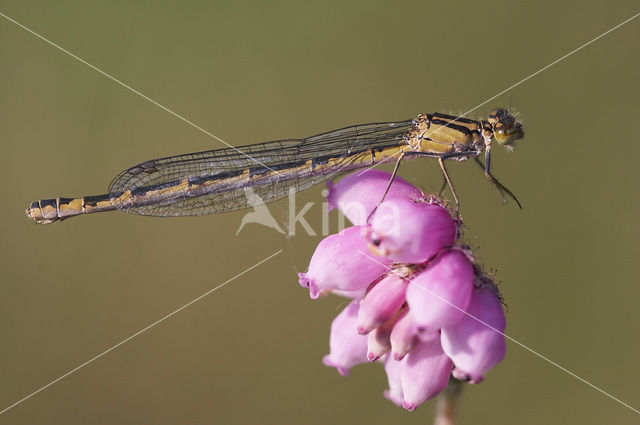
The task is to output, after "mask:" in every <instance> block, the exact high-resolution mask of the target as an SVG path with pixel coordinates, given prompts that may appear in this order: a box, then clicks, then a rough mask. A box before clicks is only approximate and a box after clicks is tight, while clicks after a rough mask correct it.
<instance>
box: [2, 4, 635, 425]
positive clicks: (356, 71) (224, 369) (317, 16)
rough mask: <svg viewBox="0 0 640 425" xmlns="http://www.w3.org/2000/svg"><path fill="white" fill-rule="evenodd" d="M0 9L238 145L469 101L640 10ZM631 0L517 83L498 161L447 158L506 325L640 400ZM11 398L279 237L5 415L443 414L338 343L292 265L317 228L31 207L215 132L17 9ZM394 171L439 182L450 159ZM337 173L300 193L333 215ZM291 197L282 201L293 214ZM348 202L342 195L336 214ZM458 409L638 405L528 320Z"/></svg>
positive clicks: (7, 389)
mask: <svg viewBox="0 0 640 425" xmlns="http://www.w3.org/2000/svg"><path fill="white" fill-rule="evenodd" d="M0 12H2V13H4V14H6V15H8V16H10V17H12V18H13V19H16V20H18V21H20V22H22V23H23V24H24V25H26V26H28V27H30V28H32V29H33V30H35V31H36V32H38V33H40V34H42V35H43V36H44V37H47V38H48V39H50V40H52V41H53V42H55V43H58V44H59V45H60V46H62V47H64V48H66V49H68V50H70V51H71V52H73V53H74V54H76V55H78V56H79V57H81V58H83V59H85V60H86V61H88V62H90V63H91V64H93V65H95V66H96V67H98V68H100V69H102V70H104V71H105V72H107V73H110V74H112V75H114V76H115V77H117V78H119V79H121V80H122V81H124V82H125V83H127V84H129V85H130V86H132V87H133V88H135V89H136V90H139V91H141V92H142V93H144V94H146V95H148V96H150V97H151V98H153V99H155V100H157V101H158V102H159V103H161V104H162V105H165V106H166V107H168V108H171V109H172V110H174V111H176V112H177V113H179V114H181V115H183V116H184V117H186V118H188V119H189V120H191V121H193V122H195V123H197V124H198V125H200V126H202V127H203V128H205V129H207V130H208V131H210V132H212V133H213V134H215V135H217V136H219V137H221V138H222V139H224V140H226V141H228V142H229V143H231V144H233V145H243V144H248V143H256V142H260V141H265V140H272V139H279V138H287V137H304V136H309V135H312V134H315V133H318V132H322V131H326V130H331V129H334V128H339V127H342V126H345V125H349V124H355V123H361V122H373V121H388V120H400V119H406V118H411V117H414V116H416V115H417V114H418V113H420V112H434V111H439V112H445V113H462V112H464V111H467V110H469V109H471V108H473V107H474V106H476V105H477V104H479V103H481V102H483V101H484V100H486V99H487V98H490V97H492V96H493V95H495V94H496V93H498V92H500V91H502V90H503V89H505V88H507V87H508V86H510V85H511V84H514V83H516V82H518V81H520V80H521V79H522V78H524V77H526V76H528V75H530V74H531V73H533V72H535V71H537V70H538V69H540V68H541V67H543V66H545V65H547V64H549V63H551V62H552V61H554V60H555V59H557V58H558V57H560V56H562V55H564V54H566V53H568V52H569V51H571V50H573V49H575V48H576V47H578V46H579V45H581V44H582V43H585V42H587V41H588V40H590V39H592V38H594V37H595V36H597V35H599V34H601V33H603V32H604V31H606V30H608V29H610V28H611V27H613V26H615V25H617V24H618V23H620V22H622V21H623V20H625V19H627V18H629V17H630V16H632V15H633V14H635V13H637V12H638V3H637V2H635V1H627V2H616V5H615V7H614V6H612V5H611V3H610V2H605V1H588V2H543V1H539V2H529V3H528V4H527V5H522V4H520V3H514V2H433V3H430V2H408V1H407V2H388V3H386V2H379V1H376V2H371V1H362V2H344V1H340V2H337V1H323V2H313V3H310V2H296V1H277V2H240V1H237V2H230V1H225V2H126V1H111V2H97V1H89V2H87V1H59V2H45V1H38V2H35V1H29V2H24V1H22V2H21V1H2V2H0ZM638 40H640V19H636V20H635V21H633V22H630V23H629V24H627V25H625V26H623V27H622V28H620V29H618V30H616V31H614V32H612V33H611V34H609V35H607V36H606V37H604V38H602V39H601V40H599V41H597V42H595V43H594V44H593V45H591V46H589V47H587V48H585V49H584V50H582V51H580V52H578V53H577V54H575V55H573V56H571V57H569V58H567V59H566V60H564V61H562V62H560V63H559V64H557V65H555V66H553V67H551V68H550V69H548V70H546V71H544V72H543V73H541V74H540V75H537V76H536V77H534V78H532V79H530V80H528V81H526V82H525V83H523V84H522V85H520V86H518V87H516V88H515V89H513V90H511V91H510V92H508V93H506V94H504V95H502V96H500V97H499V98H497V99H495V100H494V101H491V102H489V103H488V104H487V105H484V106H482V107H480V108H479V109H477V110H475V111H474V112H473V113H472V114H471V117H474V118H481V117H486V115H487V113H488V112H489V111H490V110H491V109H493V108H494V107H496V106H506V105H511V106H513V107H515V108H516V109H517V110H518V111H520V112H521V113H522V116H523V118H524V126H525V127H524V128H525V133H526V137H525V139H524V140H523V141H522V142H521V143H520V144H519V146H518V148H517V149H516V151H515V152H513V153H509V152H506V151H505V150H503V149H495V155H494V160H493V164H494V167H495V168H494V170H495V173H496V175H497V176H498V177H499V178H500V179H501V180H502V181H503V182H504V183H505V184H506V185H507V186H508V187H509V188H511V189H512V190H513V191H514V192H515V193H516V194H517V195H518V196H519V198H520V200H521V202H522V203H523V206H524V210H522V211H520V210H519V209H518V208H517V207H516V206H515V205H514V204H513V203H509V204H507V205H502V203H501V200H500V197H499V194H498V193H497V191H496V190H495V189H494V188H493V187H492V186H491V185H490V184H489V183H488V182H487V181H485V179H484V177H483V176H482V174H481V173H480V172H479V170H478V169H477V167H476V166H475V165H474V164H471V163H460V164H451V166H450V172H451V174H452V178H453V179H454V181H455V183H456V184H457V189H458V194H459V196H460V197H461V199H462V214H463V218H464V219H465V220H466V223H467V225H468V228H467V230H466V233H465V235H466V238H467V240H468V241H470V242H472V243H473V244H474V245H477V246H479V248H480V249H479V255H480V257H481V259H482V260H483V262H484V264H485V265H486V267H487V268H491V269H496V270H497V275H498V278H499V280H500V281H501V283H502V286H501V288H502V290H503V293H504V296H505V299H506V302H507V303H508V306H509V310H508V315H507V320H508V326H507V333H508V335H510V336H511V337H513V338H515V339H517V340H518V341H520V342H522V343H523V344H525V345H527V346H529V347H531V348H532V349H534V350H536V351H538V352H540V353H542V354H544V355H545V356H547V357H549V358H550V359H552V360H553V361H555V362H557V363H559V364H561V365H562V366H564V367H566V368H568V369H569V370H571V371H573V372H574V373H576V374H577V375H579V376H581V377H584V378H585V379H587V380H589V381H591V382H592V383H593V384H595V385H597V386H599V387H601V388H602V389H604V390H605V391H607V392H609V393H611V394H613V395H614V396H616V397H619V398H620V399H622V400H624V401H626V402H628V403H629V404H631V405H632V406H634V407H636V408H638V407H639V406H640V391H639V388H638V381H639V380H640V373H639V371H638V358H639V357H640V342H639V338H638V336H639V334H640V325H639V323H640V321H639V320H638V302H639V301H640V289H639V287H640V285H638V283H639V279H638V275H637V274H636V273H637V271H638V270H637V263H638V254H640V250H639V248H638V238H639V236H640V226H639V225H638V217H640V216H639V213H640V197H639V195H638V188H637V185H638V182H639V181H640V168H639V167H638V154H639V153H640V147H639V146H640V143H639V141H638V135H637V123H638V117H639V116H640V106H639V105H640V103H639V102H638V98H639V97H640V89H639V84H638V76H639V75H640V58H639V47H638ZM0 57H1V58H2V59H1V60H0V93H1V94H2V95H1V96H0V117H1V118H0V122H1V125H0V138H1V140H2V142H1V143H2V155H1V156H0V170H1V171H0V172H1V178H0V194H1V195H2V201H3V208H2V209H1V210H0V226H1V228H2V241H1V242H0V281H1V283H2V286H1V293H2V296H1V299H0V317H1V320H0V330H1V332H2V339H3V342H2V348H1V349H0V364H1V367H0V382H1V383H2V384H1V385H0V410H1V409H4V408H5V407H7V406H9V405H10V404H12V403H14V402H16V401H18V400H19V399H21V398H22V397H24V396H26V395H28V394H30V393H32V392H33V391H35V390H37V389H38V388H40V387H42V386H43V385H45V384H47V383H49V382H51V381H52V380H54V379H56V378H58V377H59V376H61V375H63V374H64V373H66V372H68V371H69V370H71V369H73V368H75V367H76V366H78V365H80V364H82V363H83V362H85V361H87V360H89V359H90V358H92V357H93V356H95V355H97V354H98V353H101V352H102V351H104V350H105V349H107V348H109V347H111V346H113V345H114V344H116V343H118V342H120V341H121V340H123V339H124V338H126V337H128V336H129V335H131V334H133V333H135V332H137V331H138V330H140V329H142V328H144V327H145V326H148V325H149V324H151V323H153V322H154V321H156V320H157V319H159V318H161V317H163V316H164V315H166V314H168V313H170V312H172V311H173V310H175V309H176V308H178V307H180V306H182V305H184V304H185V303H187V302H188V301H190V300H192V299H194V298H195V297H197V296H199V295H200V294H202V293H204V292H206V291H208V290H210V289H211V288H213V287H215V286H217V285H219V284H220V283H222V282H224V281H226V280H228V279H230V278H232V277H233V276H235V275H237V274H238V273H240V272H242V271H243V270H245V269H246V268H247V267H249V266H252V265H254V264H255V263H257V262H258V261H260V260H262V259H264V258H265V257H268V256H269V255H271V254H273V253H274V252H276V251H278V250H280V249H283V250H284V251H283V253H281V254H280V255H278V256H276V257H275V258H273V259H272V260H270V261H268V262H267V263H265V264H263V265H262V266H260V267H259V268H257V269H254V270H252V271H250V272H248V273H246V274H244V275H243V276H241V277H239V278H237V279H235V280H234V281H232V282H231V283H229V284H228V286H226V287H224V288H222V289H220V290H218V291H216V292H214V293H213V294H211V295H210V296H208V297H206V298H205V299H202V300H201V301H199V302H197V303H195V304H193V305H191V306H190V307H189V308H187V309H185V310H184V311H181V312H180V313H179V314H177V315H175V316H173V317H171V318H170V319H168V320H166V321H165V322H163V323H161V324H159V325H157V326H155V327H153V328H152V329H150V330H149V331H147V332H145V333H144V334H142V335H140V336H138V337H136V338H135V339H133V340H131V341H129V342H128V343H126V344H124V345H122V346H121V347H118V348H117V349H115V350H113V351H112V352H110V353H108V354H107V355H105V356H104V357H102V358H100V359H98V360H97V361H95V362H93V363H91V364H90V365H88V366H86V367H84V368H82V369H80V370H79V371H78V372H76V373H73V374H72V375H70V376H68V377H66V378H65V379H63V380H62V381H60V382H58V383H56V384H55V385H53V386H51V387H49V388H47V389H45V390H44V391H42V392H41V393H39V394H37V395H35V396H34V397H32V398H30V399H29V400H27V401H25V402H23V403H22V404H20V405H18V406H16V407H14V408H13V409H11V410H9V411H8V412H6V413H5V414H4V415H1V416H0V423H7V424H9V423H11V424H34V423H47V424H87V423H92V424H94V423H95V424H101V423H104V424H114V423H118V424H139V423H154V424H165V423H166V424H176V423H189V424H204V423H207V424H210V423H214V424H246V423H265V424H271V423H273V424H282V423H305V424H324V423H334V424H338V423H345V424H352V423H367V424H383V423H416V424H418V423H420V424H424V423H430V422H431V421H432V418H433V407H434V405H435V403H434V402H429V403H427V404H425V405H423V406H422V407H421V408H420V409H419V410H418V411H416V412H414V413H412V414H410V413H407V412H405V411H403V410H402V409H399V408H397V407H395V406H394V405H392V404H391V403H390V402H388V401H386V400H384V399H383V397H382V391H383V390H384V389H385V388H387V384H386V379H385V377H384V373H383V370H382V367H380V366H379V365H366V366H359V367H357V368H355V369H354V370H353V372H352V375H351V376H350V377H349V378H346V379H345V378H342V377H340V376H339V375H338V373H337V372H336V371H335V370H333V369H329V368H326V367H325V366H323V365H322V363H321V358H322V356H323V355H324V354H325V353H326V352H327V351H328V333H329V325H330V323H331V320H332V318H333V317H334V316H335V315H336V314H337V312H338V311H339V308H340V307H341V305H342V304H343V300H342V299H338V298H325V299H322V300H318V301H314V302H312V301H311V300H310V299H309V296H308V292H307V291H306V290H304V289H302V288H300V287H299V286H298V283H297V278H296V275H295V272H296V270H298V271H303V270H304V269H306V267H307V264H308V261H309V258H310V257H311V254H312V253H313V250H314V247H315V245H316V244H317V242H318V241H319V240H320V236H316V237H310V236H307V235H306V234H305V232H304V231H302V229H301V228H299V229H298V230H299V232H298V235H297V236H295V237H293V238H284V237H283V236H282V235H280V234H278V233H276V232H274V231H273V230H271V229H268V228H266V227H262V226H258V225H255V224H250V225H248V226H247V227H245V228H244V229H243V230H242V232H240V234H239V235H238V236H237V237H236V236H235V232H236V229H237V228H238V226H239V224H240V220H241V218H242V216H243V214H244V213H245V212H244V211H241V212H236V213H229V214H224V215H219V216H205V217H194V218H178V219H159V218H149V217H139V216H132V215H128V214H124V213H109V214H97V215H94V216H88V217H79V218H75V219H73V220H71V221H67V222H64V223H55V224H52V225H49V226H35V225H34V224H33V223H32V222H31V221H30V220H28V219H27V218H26V217H25V216H24V209H25V208H26V207H27V205H28V204H29V203H30V202H31V201H33V200H35V199H38V198H47V197H55V196H82V195H93V194H100V193H104V192H105V191H106V189H107V185H108V183H109V181H110V179H111V178H112V177H113V176H114V175H115V174H116V173H118V172H119V171H120V170H122V169H124V168H126V167H128V166H130V165H133V164H135V163H137V162H140V161H143V160H147V159H150V158H154V157H160V156H165V155H171V154H177V153H185V152H192V151H199V150H205V149H214V148H219V147H223V145H222V144H221V143H220V142H218V141H216V140H213V139H211V138H210V137H208V136H206V135H205V134H203V133H201V132H199V131H198V130H196V129H194V128H193V127H190V126H188V125H187V124H185V123H184V122H182V121H180V120H178V119H176V118H175V117H173V116H171V115H170V114H168V113H167V112H166V111H163V110H161V109H160V108H158V107H157V106H155V105H153V104H151V103H150V102H148V101H146V100H144V99H142V98H140V97H138V96H136V95H134V94H133V93H131V92H130V91H128V90H126V89H124V88H123V87H121V86H119V85H117V84H115V83H114V82H112V81H110V80H108V79H107V78H105V77H104V76H102V75H100V74H99V73H97V72H96V71H94V70H92V69H90V68H89V67H87V66H85V65H83V64H82V63H80V62H78V61H77V60H75V59H73V58H71V57H69V56H67V55H65V54H63V53H62V52H60V51H59V50H56V49H55V48H53V47H51V46H50V45H48V44H46V43H45V42H43V41H42V40H40V39H38V38H36V37H35V36H34V35H32V34H29V33H28V32H26V31H25V30H23V29H21V28H19V27H18V26H16V25H15V24H13V23H10V22H9V21H7V20H6V19H3V18H0ZM401 174H402V176H403V177H405V178H406V179H408V180H410V181H411V182H414V183H416V184H419V185H421V186H422V187H423V188H425V189H426V190H435V189H436V188H438V187H439V185H440V182H441V177H440V175H439V170H438V167H437V165H436V163H435V162H433V161H429V160H422V161H413V162H409V163H407V164H406V165H403V167H402V170H401ZM322 188H323V187H322V185H320V186H318V187H315V188H313V189H310V190H308V191H306V192H304V193H303V194H301V195H300V196H299V197H298V199H297V202H298V209H299V208H300V207H301V206H302V205H304V204H305V203H306V202H315V203H316V204H315V206H314V208H312V209H311V211H310V212H309V213H308V214H307V215H306V216H305V217H306V218H307V220H308V221H309V222H310V223H311V224H312V225H313V226H314V228H316V229H319V228H320V222H321V210H320V207H319V204H320V202H321V200H322V198H321V190H322ZM286 208H287V203H286V202H279V203H277V204H276V205H275V207H274V208H271V211H272V212H273V213H274V215H276V217H280V215H281V210H286ZM332 225H333V226H334V225H335V215H332ZM459 422H460V423H461V424H471V423H474V424H498V423H505V424H514V423H517V424H520V425H524V424H540V423H581V424H601V423H616V424H631V423H638V416H637V415H636V414H635V413H633V412H632V411H631V410H629V409H627V408H626V407H624V406H622V405H620V404H618V403H616V402H615V401H613V400H611V399H609V398H607V397H606V396H604V395H603V394H601V393H599V392H597V391H595V390H594V389H593V388H590V387H588V386H587V385H585V384H584V383H582V382H579V381H578V380H576V379H575V378H573V377H571V376H569V375H567V374H566V373H565V372H563V371H561V370H560V369H558V368H556V367H554V366H552V365H550V364H549V363H546V362H545V361H543V360H541V359H540V358H538V357H536V356H534V355H532V354H531V353H530V352H527V351H526V350H524V349H522V348H521V347H519V346H518V345H516V344H514V343H509V344H508V353H507V357H506V359H505V360H504V362H503V363H502V364H501V365H500V366H499V367H497V368H496V369H494V370H493V371H492V372H491V373H490V374H489V375H488V377H487V379H486V381H485V382H484V383H482V384H480V385H477V386H474V387H469V388H467V390H466V392H465V394H464V399H463V402H462V405H461V409H460V412H459Z"/></svg>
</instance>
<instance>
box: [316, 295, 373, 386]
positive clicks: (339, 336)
mask: <svg viewBox="0 0 640 425" xmlns="http://www.w3.org/2000/svg"><path fill="white" fill-rule="evenodd" d="M357 321H358V302H357V301H352V302H351V303H350V304H349V305H348V306H347V307H346V308H345V309H344V310H342V312H341V313H340V314H339V315H338V316H337V317H336V318H335V319H334V320H333V323H332V324H331V334H330V336H329V348H330V350H331V351H330V353H329V354H328V355H326V356H324V358H323V359H322V361H323V363H324V364H325V365H327V366H330V367H335V368H336V369H337V370H338V372H339V373H340V375H342V376H347V375H349V372H350V371H351V368H352V367H353V366H355V365H357V364H360V363H365V362H366V361H367V337H366V336H364V335H360V334H358V332H357V331H356V323H357Z"/></svg>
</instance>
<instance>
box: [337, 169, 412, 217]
mask: <svg viewBox="0 0 640 425" xmlns="http://www.w3.org/2000/svg"><path fill="white" fill-rule="evenodd" d="M390 179H391V176H390V175H389V173H386V172H384V171H380V170H374V169H371V170H365V171H360V172H355V173H353V174H350V175H348V176H346V177H344V178H343V179H342V180H340V181H339V182H338V183H337V184H335V185H334V184H332V183H331V182H330V181H327V186H328V187H329V195H327V202H329V210H332V209H334V208H340V211H342V213H343V214H344V215H345V216H346V217H347V218H348V219H349V221H351V222H352V223H353V224H355V225H360V224H367V218H368V217H369V214H371V212H372V211H373V209H374V208H375V207H376V206H377V205H378V204H379V203H380V200H381V199H382V194H383V193H384V191H385V189H386V188H387V186H388V185H389V180H390ZM397 197H405V198H408V199H422V198H423V197H424V194H423V193H422V191H421V190H420V189H418V188H417V187H415V186H414V185H412V184H410V183H408V182H407V181H405V180H403V179H402V178H400V177H396V178H395V179H394V180H393V183H392V184H391V187H390V188H389V192H388V193H387V196H386V199H393V198H397Z"/></svg>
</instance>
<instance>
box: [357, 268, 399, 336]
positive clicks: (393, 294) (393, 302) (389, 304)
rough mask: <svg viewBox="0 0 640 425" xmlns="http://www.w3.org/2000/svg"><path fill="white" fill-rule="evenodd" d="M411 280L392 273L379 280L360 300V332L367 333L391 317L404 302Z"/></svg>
mask: <svg viewBox="0 0 640 425" xmlns="http://www.w3.org/2000/svg"><path fill="white" fill-rule="evenodd" d="M408 285H409V280H407V279H405V278H403V277H402V276H399V275H397V274H395V273H390V274H389V275H387V277H385V278H384V279H382V280H381V281H380V282H378V283H377V284H376V285H375V286H374V287H373V288H372V289H371V290H370V291H369V292H368V293H367V295H366V296H365V297H364V299H363V300H362V301H361V302H360V312H359V313H358V333H361V334H367V333H369V332H371V331H372V330H373V329H375V328H377V327H378V326H380V325H382V324H383V323H384V322H386V321H387V320H389V319H391V318H392V317H393V316H394V315H395V314H396V313H397V312H398V310H400V307H402V304H404V301H405V297H404V294H405V292H406V290H407V286H408Z"/></svg>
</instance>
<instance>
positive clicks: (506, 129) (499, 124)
mask: <svg viewBox="0 0 640 425" xmlns="http://www.w3.org/2000/svg"><path fill="white" fill-rule="evenodd" d="M489 123H490V124H491V128H492V129H493V136H494V137H495V138H496V141H497V142H498V143H500V144H501V145H510V144H512V143H513V142H515V141H516V140H519V139H522V138H523V137H524V132H523V131H522V124H521V123H520V122H519V121H518V117H516V116H515V115H512V114H511V113H510V112H509V111H508V110H506V109H502V108H500V109H495V110H494V111H493V112H491V114H489Z"/></svg>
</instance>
